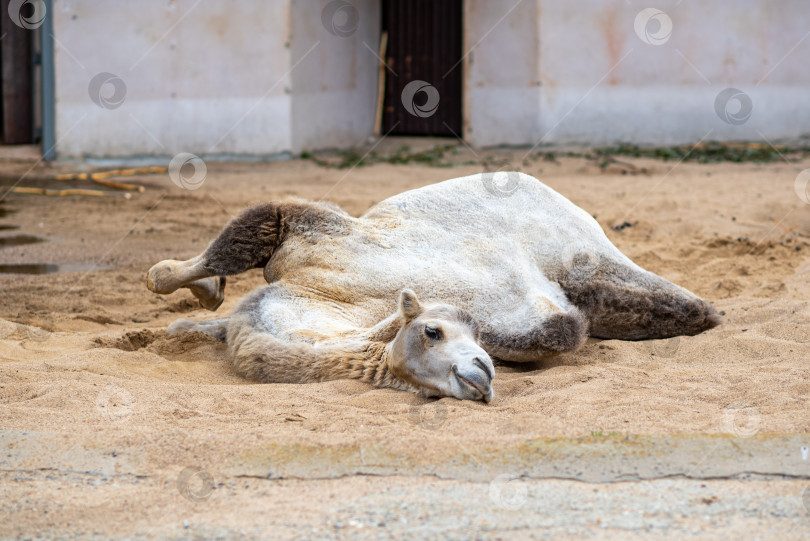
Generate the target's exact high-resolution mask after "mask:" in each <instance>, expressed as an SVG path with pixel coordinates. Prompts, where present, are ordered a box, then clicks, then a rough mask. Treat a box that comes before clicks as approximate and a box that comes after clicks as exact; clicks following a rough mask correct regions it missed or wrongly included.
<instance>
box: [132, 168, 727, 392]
mask: <svg viewBox="0 0 810 541" xmlns="http://www.w3.org/2000/svg"><path fill="white" fill-rule="evenodd" d="M257 267H258V268H263V269H264V277H265V279H266V280H267V282H268V284H269V285H266V286H262V287H260V288H258V289H257V290H255V291H253V292H252V293H250V294H249V295H248V296H246V297H245V298H244V299H242V301H240V303H239V304H238V305H237V306H236V308H234V310H233V312H232V313H231V316H230V318H226V319H219V320H215V321H207V322H191V321H187V320H179V321H176V322H175V323H173V324H172V325H171V326H170V327H169V332H170V333H173V332H181V331H191V330H196V331H202V332H205V333H207V334H210V335H212V336H216V337H218V338H220V339H223V340H225V341H227V343H228V346H229V349H230V352H231V354H232V358H233V363H234V366H235V367H236V369H237V370H238V371H239V372H240V373H242V374H243V375H245V376H246V377H249V378H252V379H255V380H259V381H263V382H310V381H324V380H329V379H338V378H356V379H361V380H363V381H368V382H370V383H372V384H374V385H378V386H383V387H393V388H399V389H405V390H412V391H417V392H420V393H422V394H423V395H425V396H453V397H456V398H459V399H472V400H481V399H483V400H485V401H489V400H491V398H492V379H493V377H494V369H493V363H492V358H496V359H501V360H505V361H513V362H526V361H537V360H540V359H542V358H543V357H545V356H547V355H550V354H556V353H560V352H564V351H570V350H573V349H575V348H577V347H578V346H579V345H581V344H582V342H583V341H584V340H585V339H586V337H587V336H588V335H591V336H594V337H599V338H612V339H623V340H643V339H652V338H668V337H673V336H678V335H694V334H698V333H700V332H702V331H705V330H707V329H710V328H712V327H714V326H716V325H718V324H719V323H720V322H721V318H720V316H719V315H718V314H717V312H716V311H715V309H714V308H713V307H712V306H711V305H709V304H708V303H707V302H705V301H704V300H702V299H700V298H699V297H697V296H695V295H694V294H692V293H691V292H689V291H687V290H685V289H683V288H681V287H678V286H676V285H674V284H673V283H671V282H669V281H667V280H665V279H664V278H661V277H660V276H657V275H655V274H653V273H651V272H649V271H646V270H644V269H642V268H641V267H639V266H638V265H636V264H635V263H633V262H632V261H631V260H630V259H628V258H627V257H626V256H624V255H623V254H622V253H621V252H620V251H619V250H618V249H617V248H616V247H615V246H614V245H613V244H612V243H611V242H610V241H609V240H608V238H607V237H606V236H605V234H604V232H603V231H602V228H601V227H600V226H599V224H598V223H597V222H596V220H595V219H594V218H593V217H591V216H590V215H589V214H588V213H586V212H585V211H583V210H582V209H580V208H579V207H577V206H576V205H574V204H573V203H571V202H570V201H568V200H567V199H566V198H564V197H563V196H561V195H560V194H558V193H557V192H555V191H554V190H552V189H551V188H549V187H547V186H545V185H544V184H542V183H541V182H540V181H538V180H537V179H535V178H534V177H531V176H529V175H525V174H522V173H508V174H507V173H498V174H496V175H493V174H479V175H472V176H468V177H463V178H456V179H452V180H448V181H445V182H441V183H438V184H433V185H430V186H425V187H423V188H419V189H416V190H411V191H408V192H405V193H402V194H399V195H396V196H394V197H391V198H389V199H386V200H385V201H383V202H381V203H379V204H377V205H375V206H374V207H372V208H371V209H370V210H369V211H368V212H367V213H366V214H365V215H363V216H362V217H360V218H353V217H351V216H349V215H348V214H347V213H345V212H344V211H342V210H341V209H339V208H338V207H336V206H334V205H331V204H327V203H312V202H304V201H288V202H281V203H269V204H265V205H259V206H256V207H252V208H249V209H247V210H245V211H243V212H242V214H240V215H239V216H238V217H237V218H235V219H233V220H232V221H231V222H230V223H228V224H227V225H226V226H225V228H224V229H223V231H222V232H221V233H220V235H219V236H218V237H217V238H216V239H214V241H213V242H212V243H211V244H210V245H209V246H208V248H207V249H206V250H205V251H204V252H203V253H202V254H200V255H199V256H197V257H195V258H192V259H190V260H188V261H171V260H167V261H161V262H160V263H158V264H156V265H155V266H153V267H152V268H151V269H150V270H149V272H148V274H147V287H148V288H149V289H150V290H151V291H153V292H155V293H160V294H167V293H171V292H173V291H175V290H177V289H178V288H181V287H186V288H189V289H190V290H191V292H192V293H193V294H194V295H195V296H196V297H197V298H198V299H199V300H200V304H201V305H202V306H203V307H206V308H209V309H211V310H216V308H218V307H219V305H220V304H221V303H222V301H223V298H224V287H225V276H230V275H235V274H238V273H241V272H245V271H246V270H249V269H252V268H257ZM409 288H410V289H409ZM411 289H412V291H411ZM420 297H421V298H422V299H429V300H430V301H431V302H436V303H438V304H435V305H424V306H423V305H422V304H421V302H420V301H419V298H420ZM398 299H399V300H398Z"/></svg>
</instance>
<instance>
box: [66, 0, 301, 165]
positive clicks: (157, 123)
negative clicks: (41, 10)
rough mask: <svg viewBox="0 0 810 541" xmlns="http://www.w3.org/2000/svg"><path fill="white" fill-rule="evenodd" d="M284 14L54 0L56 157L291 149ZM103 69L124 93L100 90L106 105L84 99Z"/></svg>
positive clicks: (217, 6) (255, 8) (186, 4)
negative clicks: (111, 76) (91, 84)
mask: <svg viewBox="0 0 810 541" xmlns="http://www.w3.org/2000/svg"><path fill="white" fill-rule="evenodd" d="M289 10H290V6H289V2H287V1H286V0H243V1H241V2H239V4H238V9H237V8H236V7H235V6H233V5H231V4H230V3H228V2H221V1H217V2H210V1H207V2H200V3H195V2H194V0H177V1H168V2H167V1H165V0H141V1H139V2H116V3H114V4H110V3H104V4H98V3H95V2H81V1H75V2H68V1H56V2H54V9H53V14H52V16H53V20H54V35H55V38H56V40H57V42H56V46H55V49H56V50H55V63H56V73H55V75H56V140H57V146H56V150H57V157H61V158H65V157H81V156H94V157H120V156H139V155H174V154H175V153H177V152H192V153H195V154H199V155H216V154H247V155H271V154H274V153H278V152H282V151H284V150H289V149H290V148H291V141H292V134H291V124H290V115H291V104H290V101H291V98H290V94H289V88H290V78H289V75H288V71H289V68H290V54H289V48H288V43H289V17H290V12H289ZM104 72H107V73H111V74H113V75H115V76H117V77H118V78H119V79H120V81H121V82H117V84H119V85H123V86H120V87H119V88H118V89H116V87H115V85H114V84H113V82H110V83H108V84H105V85H103V86H101V89H100V92H101V94H102V97H106V99H108V101H107V102H106V108H105V106H100V105H98V104H97V103H96V102H100V103H102V104H104V102H103V101H100V100H99V98H98V96H94V97H91V95H90V94H92V93H93V92H92V90H90V91H88V86H89V85H90V81H91V80H92V79H93V77H94V76H96V75H97V74H99V73H104ZM114 82H115V81H114ZM97 86H98V85H97ZM121 88H124V89H125V90H121ZM116 90H118V95H116ZM122 92H123V94H121V93H122ZM119 98H122V99H123V101H122V102H121V100H120V99H119ZM94 99H95V102H94ZM119 102H120V104H119Z"/></svg>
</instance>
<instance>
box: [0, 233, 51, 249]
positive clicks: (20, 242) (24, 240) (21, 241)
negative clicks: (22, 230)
mask: <svg viewBox="0 0 810 541" xmlns="http://www.w3.org/2000/svg"><path fill="white" fill-rule="evenodd" d="M44 241H45V239H41V238H39V237H35V236H33V235H14V236H13V237H0V248H10V247H12V246H24V245H26V244H36V243H38V242H44Z"/></svg>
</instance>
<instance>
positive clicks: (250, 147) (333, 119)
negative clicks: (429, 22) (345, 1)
mask: <svg viewBox="0 0 810 541" xmlns="http://www.w3.org/2000/svg"><path fill="white" fill-rule="evenodd" d="M327 2H328V0H240V2H238V3H235V2H227V1H226V0H200V1H199V2H197V0H139V1H138V2H134V1H120V2H104V3H100V2H93V1H91V0H72V1H66V0H54V6H53V10H52V11H53V13H51V14H49V15H50V16H52V17H53V22H54V34H55V38H56V47H55V48H56V50H55V64H56V74H55V75H56V139H57V147H56V152H57V157H59V158H82V157H93V158H131V157H138V156H147V157H150V156H152V157H154V156H161V157H164V156H173V155H174V154H176V153H178V152H191V153H194V154H198V155H200V156H207V157H217V156H228V157H239V156H244V157H270V156H274V155H278V154H280V153H288V152H300V151H303V150H314V149H318V148H340V147H347V146H353V145H358V144H361V143H363V142H364V141H365V140H366V139H367V138H368V136H369V135H370V134H371V133H372V129H373V118H374V111H375V106H376V99H377V58H376V57H375V55H374V51H376V50H377V48H378V42H379V32H380V28H379V24H380V22H379V21H380V5H381V0H352V2H353V5H354V6H355V9H357V12H358V13H359V21H358V26H357V30H356V31H355V32H353V33H352V34H351V35H350V36H347V37H340V36H335V35H333V34H330V33H329V32H327V31H326V29H325V28H324V26H323V23H322V20H321V10H322V9H323V7H324V6H325V5H326V4H327ZM806 5H807V4H806V0H773V1H768V0H736V1H734V2H731V1H724V0H689V1H682V2H677V1H674V0H673V1H665V0H654V1H653V2H651V3H649V4H648V3H647V2H644V3H642V2H640V0H577V1H576V2H562V1H556V0H522V1H521V2H516V1H512V0H508V1H507V0H466V1H465V6H464V11H465V14H464V17H465V32H464V50H465V52H468V54H467V56H466V58H465V60H464V64H463V65H464V70H465V81H464V96H463V99H464V114H465V121H464V135H465V138H466V139H467V140H468V141H469V142H470V143H471V144H473V145H477V146H490V145H503V144H510V145H534V144H536V143H585V144H595V145H601V144H610V143H616V142H624V141H627V142H635V143H641V144H672V143H687V142H694V141H698V140H700V139H702V138H706V139H710V140H732V139H752V140H762V139H763V137H767V138H768V139H771V140H774V139H784V138H792V137H798V136H800V135H803V134H807V133H808V132H810V92H809V91H810V70H808V69H807V68H806V66H807V64H808V62H807V59H808V57H810V37H808V34H807V32H808V30H810V9H808V8H807V7H806ZM647 7H657V8H660V9H661V10H663V11H664V12H665V13H666V14H667V16H668V17H670V19H671V20H672V25H673V29H672V34H671V36H670V37H669V39H668V41H666V43H664V44H662V45H659V46H655V45H650V44H647V43H644V42H643V41H642V39H640V38H639V36H638V35H637V34H636V32H635V30H634V20H635V18H636V15H637V14H638V12H639V11H640V10H641V9H643V8H647ZM510 10H511V12H510ZM507 12H509V13H508V14H507ZM651 30H653V31H655V30H656V27H655V25H653V27H652V28H651ZM101 72H109V73H112V74H115V75H116V76H118V77H119V78H120V79H121V81H123V83H124V84H125V86H126V96H125V99H124V100H123V103H122V104H121V105H120V107H117V108H103V107H99V106H98V105H97V104H95V103H94V102H93V100H92V99H91V97H90V96H89V94H88V85H89V83H90V81H91V79H92V78H93V77H94V76H95V75H97V74H98V73H101ZM727 87H736V88H739V89H741V90H743V91H744V92H745V93H746V94H747V95H748V96H750V98H751V100H752V103H753V113H752V115H751V117H750V118H749V119H748V120H747V121H746V122H745V123H743V124H740V125H730V124H727V123H725V122H723V121H722V120H721V119H720V118H719V117H718V115H717V114H716V113H715V98H716V96H717V95H718V93H719V92H720V91H722V90H723V89H725V88H727ZM105 90H107V91H110V90H112V87H111V86H110V85H107V86H106V87H105ZM443 99H447V98H446V97H443Z"/></svg>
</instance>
